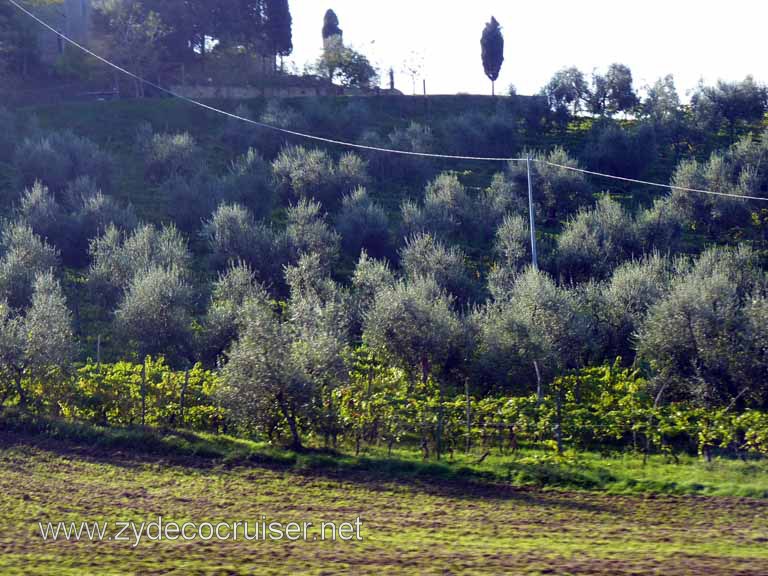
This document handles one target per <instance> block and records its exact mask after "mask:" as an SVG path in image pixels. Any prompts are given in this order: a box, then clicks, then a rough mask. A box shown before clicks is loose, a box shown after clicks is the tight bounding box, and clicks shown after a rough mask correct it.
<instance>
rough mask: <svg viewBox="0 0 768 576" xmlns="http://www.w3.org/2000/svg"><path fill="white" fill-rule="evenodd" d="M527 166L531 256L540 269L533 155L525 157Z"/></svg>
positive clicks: (535, 265)
mask: <svg viewBox="0 0 768 576" xmlns="http://www.w3.org/2000/svg"><path fill="white" fill-rule="evenodd" d="M525 163H526V166H527V168H528V212H529V213H530V217H531V258H532V263H533V267H534V269H536V270H538V269H539V258H538V255H537V254H536V220H535V217H534V213H533V212H534V209H533V185H532V183H531V157H530V156H528V157H527V158H526V159H525Z"/></svg>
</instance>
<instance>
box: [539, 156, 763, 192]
mask: <svg viewBox="0 0 768 576" xmlns="http://www.w3.org/2000/svg"><path fill="white" fill-rule="evenodd" d="M539 162H543V163H544V164H546V165H548V166H552V167H554V168H561V169H563V170H570V171H572V172H581V173H582V174H589V175H591V176H599V177H601V178H611V179H613V180H621V181H623V182H632V183H633V184H643V185H645V186H656V187H657V188H669V189H670V190H681V191H683V192H693V193H697V194H711V195H713V196H725V197H726V198H737V199H739V200H759V201H763V202H768V198H761V197H759V196H746V195H742V194H728V193H727V192H716V191H714V190H699V189H697V188H686V187H684V186H674V185H672V184H660V183H658V182H646V181H645V180H636V179H635V178H624V177H623V176H614V175H612V174H603V173H602V172H593V171H592V170H584V169H582V168H576V167H574V166H565V165H563V164H556V163H554V162H550V161H548V160H539Z"/></svg>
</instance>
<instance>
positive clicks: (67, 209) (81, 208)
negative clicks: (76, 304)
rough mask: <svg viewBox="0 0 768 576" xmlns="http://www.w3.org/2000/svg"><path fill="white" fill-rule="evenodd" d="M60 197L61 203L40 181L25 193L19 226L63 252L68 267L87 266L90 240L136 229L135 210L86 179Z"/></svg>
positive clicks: (70, 187) (17, 212)
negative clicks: (114, 231)
mask: <svg viewBox="0 0 768 576" xmlns="http://www.w3.org/2000/svg"><path fill="white" fill-rule="evenodd" d="M60 196H61V201H59V200H58V199H57V198H56V195H55V194H53V193H52V192H51V191H50V190H49V189H48V187H47V186H45V185H44V184H43V183H42V182H40V181H39V180H38V181H36V182H35V183H34V184H33V185H32V187H31V188H27V189H26V190H25V191H24V193H23V194H22V196H21V198H20V200H19V202H18V205H17V207H16V210H15V212H16V218H17V220H18V221H19V222H23V223H25V224H27V225H28V226H29V227H30V228H32V230H33V231H34V232H35V234H37V235H39V236H41V237H42V238H43V239H45V240H46V241H48V242H50V243H52V244H53V245H55V246H60V247H61V248H62V258H63V260H64V262H65V263H66V264H69V265H73V266H81V265H83V264H85V262H84V259H85V256H86V252H87V249H88V242H89V240H90V239H91V238H93V237H95V236H97V235H98V234H101V233H102V232H104V230H106V228H107V227H108V226H109V225H111V224H114V225H116V226H119V227H121V228H122V229H127V230H130V229H132V228H133V227H135V226H136V222H137V221H136V215H135V214H134V212H133V209H132V208H131V207H130V206H127V207H124V206H121V205H120V204H118V203H117V202H116V201H115V200H114V199H113V198H112V197H110V196H107V195H105V194H104V193H102V192H101V190H99V189H98V188H97V187H96V184H95V183H94V182H93V181H92V180H91V179H90V178H88V177H87V176H83V177H80V178H78V179H76V180H74V181H72V182H70V183H69V185H68V186H67V187H66V190H65V191H64V193H63V194H61V195H60Z"/></svg>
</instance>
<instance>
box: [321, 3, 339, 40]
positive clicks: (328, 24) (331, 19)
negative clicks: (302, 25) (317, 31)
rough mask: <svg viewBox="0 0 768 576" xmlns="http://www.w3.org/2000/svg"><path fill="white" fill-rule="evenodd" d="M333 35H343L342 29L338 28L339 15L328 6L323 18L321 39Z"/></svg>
mask: <svg viewBox="0 0 768 576" xmlns="http://www.w3.org/2000/svg"><path fill="white" fill-rule="evenodd" d="M334 36H344V31H343V30H342V29H341V28H339V17H338V16H336V12H334V11H333V10H331V9H330V8H329V9H328V11H327V12H326V13H325V17H324V18H323V40H328V39H329V38H333V37H334Z"/></svg>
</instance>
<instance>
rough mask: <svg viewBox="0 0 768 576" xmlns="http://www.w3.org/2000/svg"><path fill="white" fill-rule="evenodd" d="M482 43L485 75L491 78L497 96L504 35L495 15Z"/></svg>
mask: <svg viewBox="0 0 768 576" xmlns="http://www.w3.org/2000/svg"><path fill="white" fill-rule="evenodd" d="M480 45H481V46H482V49H483V53H482V56H483V68H484V69H485V75H486V76H488V78H490V80H491V92H492V94H493V95H494V96H495V95H496V80H498V78H499V72H500V71H501V65H502V64H503V63H504V36H503V35H502V33H501V26H499V23H498V21H497V20H496V18H494V17H493V16H491V21H490V22H489V23H488V24H486V25H485V29H484V30H483V37H482V39H481V40H480Z"/></svg>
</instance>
